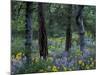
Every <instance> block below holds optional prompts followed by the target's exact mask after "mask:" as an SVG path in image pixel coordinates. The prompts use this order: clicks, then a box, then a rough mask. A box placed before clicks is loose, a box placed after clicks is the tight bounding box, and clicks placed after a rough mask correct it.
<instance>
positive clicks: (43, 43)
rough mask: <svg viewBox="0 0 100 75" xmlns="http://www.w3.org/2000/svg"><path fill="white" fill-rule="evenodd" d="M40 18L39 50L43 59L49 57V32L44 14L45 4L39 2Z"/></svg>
mask: <svg viewBox="0 0 100 75" xmlns="http://www.w3.org/2000/svg"><path fill="white" fill-rule="evenodd" d="M38 19H39V51H40V57H43V59H46V58H47V55H48V47H47V34H46V28H45V19H44V15H43V4H42V3H38Z"/></svg>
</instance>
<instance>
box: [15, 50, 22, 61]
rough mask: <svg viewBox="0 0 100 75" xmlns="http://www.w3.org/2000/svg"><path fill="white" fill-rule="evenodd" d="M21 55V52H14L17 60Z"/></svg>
mask: <svg viewBox="0 0 100 75" xmlns="http://www.w3.org/2000/svg"><path fill="white" fill-rule="evenodd" d="M21 57H22V53H21V52H19V53H17V54H16V59H17V60H20V59H21Z"/></svg>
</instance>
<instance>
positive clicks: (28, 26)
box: [25, 2, 32, 63]
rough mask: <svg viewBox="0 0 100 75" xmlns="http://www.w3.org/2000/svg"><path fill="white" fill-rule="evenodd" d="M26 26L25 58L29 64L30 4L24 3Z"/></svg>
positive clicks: (30, 39)
mask: <svg viewBox="0 0 100 75" xmlns="http://www.w3.org/2000/svg"><path fill="white" fill-rule="evenodd" d="M25 17H26V20H25V22H26V24H25V34H26V36H25V39H26V41H25V56H26V57H27V62H28V63H29V62H31V51H32V2H27V3H26V16H25Z"/></svg>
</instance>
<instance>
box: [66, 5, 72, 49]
mask: <svg viewBox="0 0 100 75" xmlns="http://www.w3.org/2000/svg"><path fill="white" fill-rule="evenodd" d="M67 12H68V17H67V25H66V27H67V29H66V44H65V51H69V49H70V48H71V38H72V33H71V16H72V5H69V6H68V10H67Z"/></svg>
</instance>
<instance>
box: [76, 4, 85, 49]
mask: <svg viewBox="0 0 100 75" xmlns="http://www.w3.org/2000/svg"><path fill="white" fill-rule="evenodd" d="M83 8H84V6H83V5H79V6H77V10H78V11H77V15H76V24H77V26H78V30H79V36H80V50H82V51H83V50H84V47H85V41H84V33H85V30H84V25H83Z"/></svg>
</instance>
